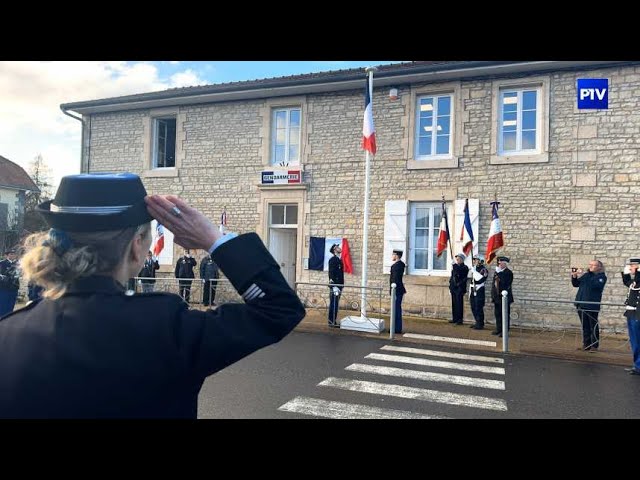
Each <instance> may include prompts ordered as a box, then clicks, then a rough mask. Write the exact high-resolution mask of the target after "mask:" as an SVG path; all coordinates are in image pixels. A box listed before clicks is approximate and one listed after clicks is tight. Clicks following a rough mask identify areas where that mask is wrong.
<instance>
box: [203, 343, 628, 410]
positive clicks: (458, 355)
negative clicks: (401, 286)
mask: <svg viewBox="0 0 640 480" xmlns="http://www.w3.org/2000/svg"><path fill="white" fill-rule="evenodd" d="M638 398H640V376H631V375H629V374H628V373H626V372H625V371H624V370H623V369H622V368H621V367H619V366H613V365H603V364H593V363H582V362H576V361H565V360H558V359H551V358H543V357H533V356H519V355H504V354H502V353H499V352H487V351H486V350H484V351H474V350H472V349H468V348H456V347H451V345H448V344H439V343H435V342H432V343H424V344H416V343H409V342H402V340H401V339H400V340H395V341H393V342H390V341H389V340H388V339H372V338H364V337H358V336H354V335H335V334H331V333H326V334H325V333H304V332H294V333H292V334H290V335H289V336H288V337H286V338H285V339H284V340H283V341H282V342H280V343H279V344H277V345H273V346H271V347H268V348H266V349H263V350H261V351H259V352H256V353H255V354H253V355H250V356H249V357H247V358H245V359H243V360H242V361H240V362H238V363H236V364H234V365H232V366H230V367H229V368H227V369H225V370H223V371H221V372H219V373H217V374H216V375H213V376H211V377H209V378H208V379H207V381H206V382H205V384H204V386H203V388H202V391H201V393H200V398H199V418H219V419H222V418H224V419H229V418H268V419H274V418H411V419H413V418H460V419H471V418H473V419H485V418H491V419H493V418H519V419H520V418H572V419H573V418H576V419H577V418H640V402H639V401H638Z"/></svg>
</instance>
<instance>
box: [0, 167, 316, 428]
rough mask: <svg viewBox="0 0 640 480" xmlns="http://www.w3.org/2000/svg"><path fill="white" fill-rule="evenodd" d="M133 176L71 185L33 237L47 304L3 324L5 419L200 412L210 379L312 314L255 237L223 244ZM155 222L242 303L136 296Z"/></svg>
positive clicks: (31, 270)
mask: <svg viewBox="0 0 640 480" xmlns="http://www.w3.org/2000/svg"><path fill="white" fill-rule="evenodd" d="M145 197H146V191H145V189H144V187H143V185H142V182H141V181H140V178H139V177H138V176H136V175H132V174H93V175H86V174H85V175H71V176H67V177H64V178H63V179H62V182H61V183H60V187H59V188H58V192H57V194H56V197H55V199H54V200H53V201H48V202H45V203H43V204H41V205H40V206H39V207H38V210H39V211H40V212H41V213H42V214H43V215H44V216H45V219H46V220H47V223H48V224H49V225H50V226H51V230H49V232H46V233H39V234H35V235H32V236H31V237H29V239H28V241H27V247H28V248H29V251H28V252H27V253H26V255H25V256H24V257H23V259H22V265H23V269H24V274H25V276H26V277H27V280H29V281H34V282H36V283H37V284H38V285H42V286H43V287H45V292H44V298H43V299H41V300H38V301H35V302H33V303H31V304H29V305H28V306H26V307H24V308H22V309H20V310H17V311H15V312H13V313H12V314H9V315H7V316H6V317H4V318H3V319H2V321H0V345H2V348H0V418H114V417H117V418H132V417H138V418H139V417H151V418H163V417H164V418H166V417H173V418H175V417H182V418H196V416H197V411H198V393H199V392H200V389H201V387H202V383H203V382H204V380H205V379H206V377H207V376H209V375H211V374H213V373H215V372H217V371H219V370H222V369H223V368H225V367H227V366H228V365H231V364H232V363H234V362H236V361H238V360H240V359H241V358H243V357H245V356H247V355H249V354H251V353H252V352H255V351H256V350H258V349H260V348H262V347H265V346H267V345H270V344H273V343H276V342H278V341H279V340H280V339H282V338H283V337H284V336H285V335H287V334H288V333H289V332H290V331H291V330H293V328H294V327H295V326H296V325H297V324H298V323H299V322H300V321H301V320H302V318H303V317H304V315H305V310H304V307H303V306H302V304H301V303H300V301H299V299H298V297H297V296H296V294H295V292H294V291H293V290H292V289H291V287H289V285H288V284H287V281H286V280H285V279H284V277H283V276H282V274H281V273H280V267H279V266H278V264H277V262H276V261H275V260H274V259H273V257H272V256H271V254H270V253H269V251H268V250H267V249H266V248H265V246H264V244H263V243H262V241H261V240H260V238H259V237H258V236H257V235H256V234H255V233H248V234H244V235H235V234H228V235H225V236H222V234H221V233H220V232H219V231H218V229H217V228H216V226H215V225H214V224H213V223H212V222H210V221H209V220H208V219H207V218H206V217H204V216H203V215H202V214H201V213H200V212H199V211H197V210H195V209H194V208H191V207H190V206H189V205H187V204H186V203H185V202H184V201H182V200H181V199H179V198H178V197H174V196H166V197H165V196H160V195H153V196H150V197H146V198H145ZM152 218H155V219H156V220H158V222H159V223H161V224H162V225H164V226H165V228H167V229H169V230H170V231H171V232H173V234H174V241H175V242H176V244H178V245H181V246H183V247H185V248H193V249H197V248H201V249H203V250H205V251H207V252H208V253H209V254H212V255H213V258H214V260H215V262H216V263H217V264H218V266H219V267H220V269H221V270H222V271H223V272H224V274H225V276H226V277H227V278H228V279H229V281H230V282H231V284H232V285H233V286H234V288H235V289H236V290H237V291H238V293H240V294H241V295H242V297H243V299H244V301H245V303H244V304H229V305H221V306H220V307H219V308H217V309H216V310H206V311H198V310H189V308H188V306H187V304H186V303H184V302H183V301H182V299H181V298H180V297H179V296H177V295H174V294H170V293H147V294H144V293H143V294H140V295H133V296H127V295H125V288H124V285H125V284H126V282H127V279H128V278H130V277H132V276H134V275H135V274H136V273H137V272H138V271H140V267H141V266H142V263H143V260H144V256H145V253H146V252H147V251H148V250H149V246H150V245H151V224H150V221H151V220H152Z"/></svg>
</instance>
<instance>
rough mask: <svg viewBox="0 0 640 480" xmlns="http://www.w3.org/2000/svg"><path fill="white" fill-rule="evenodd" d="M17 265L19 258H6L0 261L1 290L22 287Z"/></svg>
mask: <svg viewBox="0 0 640 480" xmlns="http://www.w3.org/2000/svg"><path fill="white" fill-rule="evenodd" d="M17 267H18V261H17V260H16V261H14V262H10V261H9V259H8V258H5V259H4V260H2V261H0V290H18V289H19V288H20V275H19V274H18V270H17Z"/></svg>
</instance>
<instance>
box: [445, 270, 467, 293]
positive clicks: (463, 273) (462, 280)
mask: <svg viewBox="0 0 640 480" xmlns="http://www.w3.org/2000/svg"><path fill="white" fill-rule="evenodd" d="M468 274H469V267H467V266H466V265H465V264H464V263H461V264H459V265H458V264H457V263H454V264H453V269H452V270H451V277H449V291H450V292H451V293H464V292H465V291H466V290H467V275H468Z"/></svg>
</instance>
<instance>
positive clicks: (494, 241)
mask: <svg viewBox="0 0 640 480" xmlns="http://www.w3.org/2000/svg"><path fill="white" fill-rule="evenodd" d="M491 205H492V206H493V208H492V211H491V216H492V218H491V227H490V228H489V241H488V242H487V253H486V255H485V259H486V263H487V264H489V263H491V262H492V261H493V259H494V258H496V253H497V251H498V250H499V249H500V248H502V247H503V246H504V238H503V236H502V225H501V224H500V219H499V218H498V205H500V202H491Z"/></svg>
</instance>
